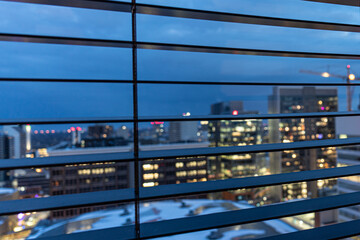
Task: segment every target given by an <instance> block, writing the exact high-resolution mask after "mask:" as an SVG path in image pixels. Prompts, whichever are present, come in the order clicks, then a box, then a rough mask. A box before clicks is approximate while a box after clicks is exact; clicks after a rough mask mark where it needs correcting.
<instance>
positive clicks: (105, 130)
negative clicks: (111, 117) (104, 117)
mask: <svg viewBox="0 0 360 240" xmlns="http://www.w3.org/2000/svg"><path fill="white" fill-rule="evenodd" d="M113 134H114V128H113V126H110V125H102V124H97V125H94V126H89V127H88V132H87V136H88V137H90V138H97V139H99V138H107V137H111V136H112V135H113Z"/></svg>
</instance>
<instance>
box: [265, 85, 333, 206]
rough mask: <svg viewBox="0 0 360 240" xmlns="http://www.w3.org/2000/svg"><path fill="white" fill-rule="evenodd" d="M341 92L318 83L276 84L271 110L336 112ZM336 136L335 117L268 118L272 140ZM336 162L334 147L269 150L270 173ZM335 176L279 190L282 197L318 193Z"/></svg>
mask: <svg viewBox="0 0 360 240" xmlns="http://www.w3.org/2000/svg"><path fill="white" fill-rule="evenodd" d="M337 110H338V96H337V89H336V88H315V87H302V88H298V87H294V88H290V87H287V88H279V87H274V89H273V95H271V96H270V97H269V113H272V114H275V113H305V112H336V111H337ZM334 137H335V119H334V118H331V117H322V118H306V119H304V118H293V119H292V118H288V119H271V120H269V139H270V142H271V143H276V142H283V143H287V142H297V141H304V140H307V141H309V140H316V139H331V138H334ZM335 166H336V151H335V148H332V147H328V148H319V149H307V150H288V151H284V152H282V153H279V152H278V153H272V154H270V168H271V173H280V172H295V171H302V170H314V169H321V168H330V167H335ZM333 185H334V181H332V180H324V181H319V182H318V183H317V185H316V183H314V182H311V183H305V182H303V183H296V184H290V185H286V186H283V189H282V191H280V192H277V195H278V196H277V197H276V198H279V199H282V198H283V199H285V200H291V199H298V198H307V197H316V196H317V193H318V190H317V189H318V188H322V187H326V186H327V187H331V186H333Z"/></svg>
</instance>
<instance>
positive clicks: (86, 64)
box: [0, 0, 360, 119]
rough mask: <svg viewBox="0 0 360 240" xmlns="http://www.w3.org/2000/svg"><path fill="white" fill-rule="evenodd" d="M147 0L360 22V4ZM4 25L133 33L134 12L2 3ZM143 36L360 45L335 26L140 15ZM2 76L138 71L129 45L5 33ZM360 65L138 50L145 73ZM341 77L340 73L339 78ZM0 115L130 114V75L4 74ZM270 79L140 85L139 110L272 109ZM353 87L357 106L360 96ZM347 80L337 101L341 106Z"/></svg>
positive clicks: (353, 49)
mask: <svg viewBox="0 0 360 240" xmlns="http://www.w3.org/2000/svg"><path fill="white" fill-rule="evenodd" d="M138 2H141V3H151V4H165V5H169V6H177V7H187V8H196V9H204V10H217V11H229V12H234V13H243V14H255V15H261V16H273V17H284V18H293V19H306V20H317V21H328V22H338V23H351V24H360V8H357V7H346V6H339V5H331V4H321V3H311V2H306V1H301V0H241V1H239V0H226V1H224V0H192V1H190V0H182V1H173V0H171V1H170V0H139V1H138ZM0 13H1V14H0V32H1V33H23V34H39V35H53V36H68V37H87V38H102V39H116V40H131V15H130V14H129V13H120V12H111V11H100V10H88V9H77V8H67V7H54V6H43V5H36V4H27V3H12V2H1V4H0ZM137 24H138V26H137V35H138V40H139V41H149V42H164V43H182V44H199V45H208V46H222V47H239V48H254V49H273V50H288V51H309V52H331V53H352V54H360V48H359V47H358V46H359V41H360V33H348V32H331V31H322V30H308V29H294V28H282V27H270V26H261V25H249V24H239V23H223V22H215V21H204V20H191V19H180V18H172V17H160V16H149V15H138V18H137ZM0 49H1V51H0V56H1V57H0V77H1V78H7V77H9V78H13V77H25V78H35V77H36V78H64V79H67V78H68V79H71V78H80V79H120V80H132V63H131V49H121V48H105V47H88V46H68V45H55V44H36V43H15V42H0ZM348 64H350V65H351V67H352V71H353V72H354V73H355V74H357V73H359V74H360V63H359V61H355V60H329V59H305V58H282V57H262V56H244V55H226V54H209V53H190V52H175V51H162V50H138V79H139V80H184V81H254V82H256V81H257V82H264V81H273V82H275V81H276V82H279V81H281V82H289V81H294V82H301V81H304V82H314V81H316V82H324V81H333V82H336V81H337V82H339V81H340V80H336V79H322V78H320V77H319V76H313V75H305V74H302V73H299V70H301V69H305V70H313V71H320V72H322V71H327V70H328V69H329V71H330V72H333V73H336V74H346V65H348ZM340 82H341V81H340ZM0 91H1V94H2V98H1V101H0V109H1V110H2V111H1V112H0V118H5V119H7V118H12V119H17V118H67V117H84V118H85V117H114V116H115V117H121V116H131V115H132V86H131V84H125V83H124V84H122V83H120V84H119V83H117V84H114V83H112V84H108V83H107V84H101V83H16V82H0ZM271 92H272V87H271V86H266V87H265V86H252V87H249V86H236V87H234V86H197V85H166V84H160V85H148V84H141V85H139V115H140V116H159V115H181V114H182V113H183V112H191V113H192V115H206V114H209V113H210V105H211V104H213V103H215V102H220V101H228V100H242V101H244V106H245V110H249V111H254V110H256V111H259V112H261V113H266V112H267V97H268V95H270V94H271ZM359 94H360V90H359V87H357V88H356V89H355V93H354V98H353V107H354V108H356V107H357V105H358V103H359ZM345 96H346V95H345V88H344V87H341V88H339V109H340V110H345V108H346V103H345Z"/></svg>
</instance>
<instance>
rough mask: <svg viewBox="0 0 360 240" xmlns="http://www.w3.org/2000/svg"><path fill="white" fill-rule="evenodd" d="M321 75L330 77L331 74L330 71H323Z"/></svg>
mask: <svg viewBox="0 0 360 240" xmlns="http://www.w3.org/2000/svg"><path fill="white" fill-rule="evenodd" d="M321 76H322V77H324V78H328V77H330V74H329V73H328V72H323V73H322V74H321Z"/></svg>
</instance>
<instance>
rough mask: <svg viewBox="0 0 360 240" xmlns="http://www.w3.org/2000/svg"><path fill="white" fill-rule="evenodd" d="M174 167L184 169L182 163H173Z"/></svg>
mask: <svg viewBox="0 0 360 240" xmlns="http://www.w3.org/2000/svg"><path fill="white" fill-rule="evenodd" d="M175 167H176V168H183V167H184V163H183V162H177V163H175Z"/></svg>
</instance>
